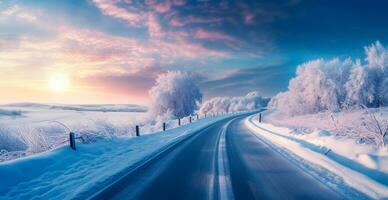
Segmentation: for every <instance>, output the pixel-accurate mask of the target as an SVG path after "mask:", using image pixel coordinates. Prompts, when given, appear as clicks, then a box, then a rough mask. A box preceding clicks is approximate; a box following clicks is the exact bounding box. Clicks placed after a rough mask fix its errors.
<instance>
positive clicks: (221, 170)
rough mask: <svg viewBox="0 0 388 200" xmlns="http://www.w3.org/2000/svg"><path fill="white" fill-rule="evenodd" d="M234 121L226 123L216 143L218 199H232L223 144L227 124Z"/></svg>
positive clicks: (226, 157)
mask: <svg viewBox="0 0 388 200" xmlns="http://www.w3.org/2000/svg"><path fill="white" fill-rule="evenodd" d="M232 121H234V120H231V121H229V122H228V123H226V124H225V125H224V126H223V127H222V129H221V130H220V131H221V135H220V141H219V143H218V155H217V158H218V163H217V164H218V194H219V199H234V196H233V190H232V182H231V180H230V172H229V164H228V163H229V161H228V156H227V155H226V145H225V144H226V143H225V134H226V130H227V129H228V126H229V124H230V123H231V122H232Z"/></svg>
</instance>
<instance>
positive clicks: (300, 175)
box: [79, 115, 346, 200]
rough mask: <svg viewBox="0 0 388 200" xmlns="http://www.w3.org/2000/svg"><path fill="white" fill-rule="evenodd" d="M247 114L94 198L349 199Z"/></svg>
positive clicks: (195, 136) (177, 147) (176, 148)
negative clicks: (254, 127) (249, 124)
mask: <svg viewBox="0 0 388 200" xmlns="http://www.w3.org/2000/svg"><path fill="white" fill-rule="evenodd" d="M246 116H247V115H243V116H239V117H234V118H228V119H225V120H222V121H219V122H216V123H214V124H213V125H211V126H209V127H208V128H206V129H203V130H201V131H199V132H198V133H196V134H193V135H192V136H190V137H188V138H187V139H186V140H184V141H182V142H181V143H179V144H177V145H175V146H173V147H172V148H170V149H168V150H166V151H164V152H162V153H160V154H159V155H158V156H157V157H156V158H154V159H152V160H150V161H148V162H147V163H145V164H144V165H142V166H140V167H138V168H136V169H135V170H134V171H132V172H130V173H129V174H127V175H125V176H123V177H122V178H121V179H119V180H117V181H116V182H114V183H112V184H111V185H109V186H107V187H106V188H105V189H104V190H102V191H100V192H98V193H95V194H94V196H92V199H331V200H332V199H344V198H346V197H344V196H342V195H341V194H339V193H337V192H335V191H334V190H333V189H332V188H333V186H332V187H327V186H326V185H324V184H323V183H321V182H320V181H318V179H315V178H314V177H312V176H310V175H309V174H308V173H306V172H304V171H303V170H301V168H299V167H298V166H297V165H295V164H294V163H292V162H291V161H289V160H288V159H286V158H285V157H284V156H283V155H281V154H279V153H278V152H276V151H275V150H273V148H271V147H270V146H268V145H266V144H265V143H263V142H261V141H260V140H258V139H257V137H255V136H254V134H253V133H252V132H251V131H250V130H248V129H247V128H246V127H245V125H244V118H245V117H246ZM85 197H86V196H79V198H80V199H84V198H85Z"/></svg>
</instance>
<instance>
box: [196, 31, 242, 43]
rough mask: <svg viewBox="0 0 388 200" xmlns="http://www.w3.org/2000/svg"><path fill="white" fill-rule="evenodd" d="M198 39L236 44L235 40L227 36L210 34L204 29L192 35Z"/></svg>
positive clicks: (218, 33)
mask: <svg viewBox="0 0 388 200" xmlns="http://www.w3.org/2000/svg"><path fill="white" fill-rule="evenodd" d="M194 36H195V37H196V38H198V39H206V40H221V41H228V42H236V41H237V40H236V39H235V38H233V37H231V36H229V35H226V34H224V33H220V32H211V31H206V30H204V29H198V30H197V31H196V33H195V35H194Z"/></svg>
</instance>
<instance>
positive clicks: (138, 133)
mask: <svg viewBox="0 0 388 200" xmlns="http://www.w3.org/2000/svg"><path fill="white" fill-rule="evenodd" d="M136 136H140V130H139V126H138V125H136Z"/></svg>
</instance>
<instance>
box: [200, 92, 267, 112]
mask: <svg viewBox="0 0 388 200" xmlns="http://www.w3.org/2000/svg"><path fill="white" fill-rule="evenodd" d="M268 101H269V99H267V98H263V97H261V96H260V94H259V93H258V92H250V93H248V94H247V95H246V96H240V97H214V98H212V99H209V100H208V101H206V102H204V103H203V104H202V106H201V108H200V110H199V113H201V114H217V113H230V112H237V111H249V110H254V109H257V108H260V107H264V106H266V105H267V103H268Z"/></svg>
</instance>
